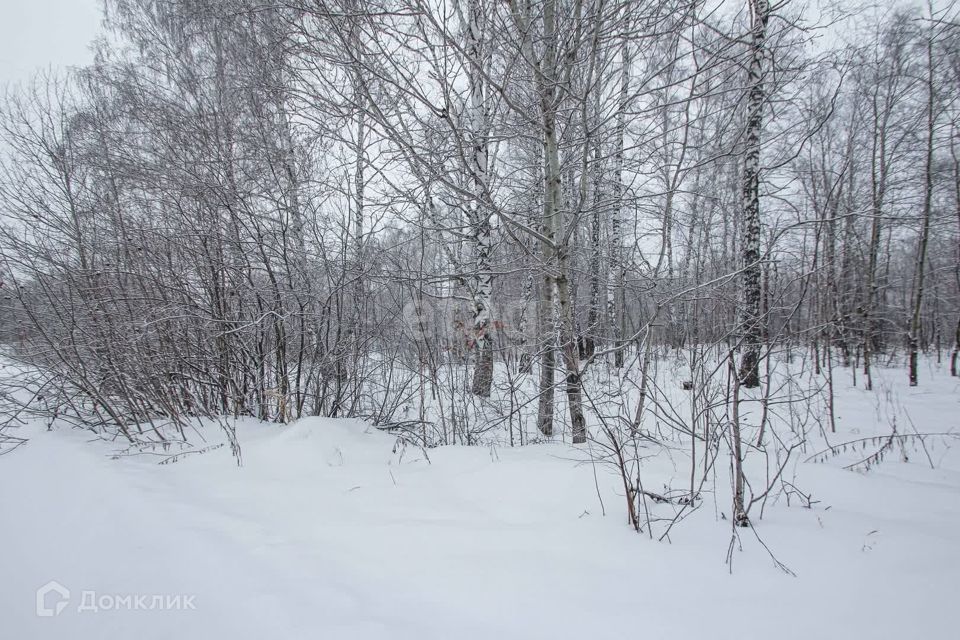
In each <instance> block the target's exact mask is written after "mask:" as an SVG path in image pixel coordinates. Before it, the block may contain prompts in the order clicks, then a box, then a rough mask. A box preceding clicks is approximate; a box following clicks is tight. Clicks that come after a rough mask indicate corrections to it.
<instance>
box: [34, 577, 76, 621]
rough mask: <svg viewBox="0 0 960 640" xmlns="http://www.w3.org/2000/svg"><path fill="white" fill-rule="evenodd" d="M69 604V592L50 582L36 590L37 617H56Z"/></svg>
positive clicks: (57, 583) (55, 582)
mask: <svg viewBox="0 0 960 640" xmlns="http://www.w3.org/2000/svg"><path fill="white" fill-rule="evenodd" d="M69 602H70V590H69V589H67V588H66V587H65V586H63V585H62V584H60V583H59V582H57V581H56V580H51V581H50V582H48V583H47V584H45V585H43V586H42V587H40V588H39V589H37V615H38V616H40V617H41V618H52V617H53V616H58V615H60V613H61V612H62V611H63V610H64V609H66V608H67V603H69Z"/></svg>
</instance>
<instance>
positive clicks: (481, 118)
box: [467, 0, 493, 398]
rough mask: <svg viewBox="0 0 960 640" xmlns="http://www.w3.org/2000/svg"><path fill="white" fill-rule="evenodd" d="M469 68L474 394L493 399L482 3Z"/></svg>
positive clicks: (470, 21) (476, 5)
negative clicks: (473, 260)
mask: <svg viewBox="0 0 960 640" xmlns="http://www.w3.org/2000/svg"><path fill="white" fill-rule="evenodd" d="M467 12H468V14H469V15H468V17H467V58H468V59H467V65H468V75H469V81H470V101H469V106H468V109H469V113H468V117H467V120H468V127H469V133H468V141H469V144H470V155H469V162H470V168H469V169H470V174H471V182H472V190H473V202H471V203H470V226H471V230H472V234H473V241H474V247H475V252H476V290H475V292H474V296H473V333H474V337H475V339H476V351H477V366H476V369H475V370H474V373H473V393H474V394H476V395H478V396H482V397H485V398H486V397H489V396H490V387H491V386H492V384H493V335H492V332H491V331H490V326H491V323H490V309H491V305H492V298H493V272H492V270H491V267H490V257H491V253H492V249H493V246H492V244H493V243H492V238H491V228H490V227H491V225H490V212H489V209H488V208H487V207H485V206H484V204H483V199H484V193H485V190H486V185H487V104H486V100H485V96H484V86H483V85H484V82H483V69H482V63H483V46H482V37H483V36H482V32H483V7H482V5H481V0H469V2H468V4H467Z"/></svg>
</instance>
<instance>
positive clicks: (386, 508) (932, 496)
mask: <svg viewBox="0 0 960 640" xmlns="http://www.w3.org/2000/svg"><path fill="white" fill-rule="evenodd" d="M935 373H936V378H935V380H933V381H929V380H925V381H924V382H923V384H922V386H921V387H919V388H918V389H913V390H910V389H908V388H907V387H906V385H905V378H906V376H905V374H904V373H903V372H902V370H897V371H891V372H889V373H888V374H887V375H886V376H885V378H886V379H887V380H888V382H886V383H885V386H884V387H883V388H882V389H881V390H878V391H877V392H874V393H868V392H865V391H863V390H861V389H853V388H849V387H848V386H846V383H845V382H844V384H840V383H839V382H838V407H839V414H840V420H839V427H838V434H836V436H835V437H834V438H833V439H832V442H842V441H844V440H853V439H855V438H858V437H862V436H864V435H872V434H886V433H889V431H890V427H889V424H887V422H888V420H889V417H890V416H888V415H886V414H885V411H886V409H884V407H887V408H890V407H895V408H896V409H895V410H896V411H899V412H900V415H901V420H903V419H905V416H909V419H910V420H912V422H913V425H914V426H915V427H916V429H917V430H918V431H920V432H925V433H926V432H946V431H950V430H952V429H956V430H958V431H960V429H957V427H958V426H960V425H958V423H960V393H958V384H957V381H956V379H951V378H950V377H949V376H948V375H946V374H945V373H944V372H943V371H937V372H935ZM839 380H840V375H839V374H838V381H839ZM844 380H845V379H844ZM884 398H886V399H885V400H884ZM912 429H913V426H906V425H902V430H903V431H904V432H911V431H912ZM210 431H211V433H210V434H208V436H209V437H213V436H214V432H215V429H211V430H210ZM17 435H18V436H24V437H27V438H29V441H28V442H27V444H25V445H23V446H21V447H19V448H17V449H16V450H15V451H13V452H12V453H9V454H7V455H3V456H0V638H3V639H4V640H6V639H9V640H22V639H30V640H33V639H46V638H71V639H81V640H101V639H105V638H164V639H166V638H178V639H188V638H204V639H208V638H231V639H234V638H257V639H260V638H283V639H300V638H304V639H308V638H309V639H316V638H359V639H367V638H417V639H420V640H423V639H433V638H437V639H441V638H443V639H446V638H478V639H489V638H524V639H528V638H550V639H551V640H557V639H563V638H621V637H623V638H627V637H635V638H639V637H648V638H684V639H685V638H691V639H693V638H695V639H697V640H702V639H705V638H731V639H732V638H737V639H739V640H743V639H749V638H765V639H767V638H778V639H779V638H807V639H822V638H844V639H849V638H871V639H877V638H898V639H903V638H929V639H934V638H955V637H958V636H957V634H958V633H960V631H958V629H960V613H958V609H955V608H954V607H955V606H956V601H957V597H958V595H960V454H958V453H957V450H958V449H960V442H956V441H952V440H950V439H943V438H937V439H928V440H927V442H926V443H925V447H926V450H924V447H919V448H918V447H917V446H911V447H908V448H907V449H905V450H904V451H906V453H907V457H908V458H909V460H908V461H905V460H904V455H903V453H904V451H901V450H900V449H899V448H897V449H896V451H894V452H892V453H891V454H890V455H889V456H888V457H887V459H886V460H885V461H884V462H883V464H882V465H880V466H879V467H876V468H874V469H872V470H871V471H869V472H867V473H864V472H856V471H846V470H844V469H843V468H842V467H843V466H844V464H846V463H848V462H850V461H853V460H855V459H857V456H860V457H863V455H866V454H869V453H870V448H869V447H868V448H867V450H866V451H865V453H864V452H861V451H859V450H858V451H857V454H856V455H854V454H852V453H851V454H850V455H849V456H848V457H844V456H843V455H839V456H835V457H831V458H830V459H829V460H827V461H826V462H824V463H819V462H809V463H801V464H798V465H797V467H796V468H795V469H794V468H793V467H791V471H790V473H791V474H794V473H795V476H796V477H795V482H796V483H797V484H798V486H800V487H801V488H802V490H803V491H804V492H805V493H811V494H812V496H813V500H814V501H815V502H814V503H813V505H812V507H811V508H806V507H804V506H802V505H801V504H798V502H800V501H797V500H792V501H791V505H789V506H788V505H787V503H786V500H784V499H780V500H778V501H776V503H775V504H769V505H768V506H767V508H766V510H765V512H764V517H763V519H762V520H761V519H756V518H755V519H754V521H755V525H756V534H757V535H759V538H758V537H757V535H754V533H753V532H752V531H750V530H744V531H741V532H740V544H741V545H742V549H741V548H739V547H738V548H737V549H736V550H735V551H734V553H733V567H732V572H731V571H730V569H731V567H729V566H728V565H727V564H726V557H727V549H728V546H729V544H730V540H731V527H730V522H729V520H728V519H727V516H729V506H728V504H727V499H726V498H725V497H717V496H716V495H714V496H709V497H707V498H706V499H705V500H704V501H703V502H702V504H701V506H700V508H699V509H698V510H696V511H695V512H693V514H692V515H691V516H690V517H688V518H687V519H686V520H684V521H683V522H682V523H680V524H679V525H677V526H676V527H674V528H673V529H672V530H671V534H670V540H669V541H663V542H658V541H657V540H656V539H654V540H651V539H650V538H649V537H648V536H647V535H645V534H640V535H638V534H637V533H635V532H634V531H633V530H632V529H631V528H629V527H628V526H627V525H626V524H625V517H624V512H623V504H622V503H623V499H622V497H621V495H620V494H618V491H617V486H618V484H617V482H618V481H617V479H616V477H615V476H614V475H613V474H612V472H611V471H612V470H611V469H609V468H607V467H604V466H594V465H592V464H589V463H587V462H585V461H586V460H587V458H588V456H587V449H586V448H574V447H572V446H570V445H567V444H562V443H552V444H551V443H547V444H537V445H531V446H526V447H522V448H519V447H518V448H512V449H511V448H509V447H489V446H485V447H440V448H436V449H431V450H429V451H428V452H426V453H427V454H428V455H429V460H427V459H425V457H424V453H423V452H421V451H420V450H419V449H416V448H412V447H407V448H406V449H405V450H403V451H402V452H395V451H394V445H395V443H396V439H395V438H394V437H393V436H390V435H387V434H384V433H381V432H379V431H377V430H375V429H373V428H371V427H369V426H367V425H365V424H362V423H359V422H353V421H333V420H324V419H307V420H302V421H300V422H298V423H296V424H293V425H289V426H277V425H263V424H256V423H252V422H248V423H241V424H239V425H238V435H239V439H240V442H241V444H242V447H243V465H242V466H240V467H238V466H237V465H236V463H235V461H234V460H233V458H232V457H231V455H230V452H229V449H228V448H227V447H223V448H219V449H216V450H212V451H209V452H207V453H203V454H194V455H187V456H184V457H183V458H181V459H179V460H178V461H176V462H175V463H173V464H165V465H158V464H156V462H157V459H156V458H155V457H152V456H144V455H140V456H127V457H120V458H117V459H113V458H112V457H111V453H112V452H113V451H115V449H116V446H114V445H111V444H109V443H106V442H103V441H91V436H90V434H89V433H86V432H83V431H80V430H75V429H68V428H59V429H56V428H55V429H54V430H53V431H47V430H46V429H45V428H44V427H42V426H41V425H31V426H27V427H24V428H22V429H20V430H19V431H18V433H17ZM951 445H953V448H951ZM818 446H819V445H817V444H815V443H811V445H810V446H809V447H808V448H807V451H806V454H804V455H798V459H803V458H805V457H806V456H807V455H809V454H810V453H813V452H814V451H815V450H816V449H817V447H818ZM685 473H686V471H685V470H684V469H683V465H682V463H681V462H678V460H677V459H676V458H675V457H673V456H657V457H654V458H652V459H650V460H648V461H646V462H645V466H644V474H645V477H647V478H649V480H648V485H647V486H650V487H662V486H663V485H664V484H665V483H669V482H674V483H678V484H680V485H681V486H683V480H682V476H683V474H685ZM718 473H720V472H718ZM722 473H726V470H723V471H722ZM791 478H793V475H791ZM722 483H723V480H719V481H718V484H722ZM621 493H622V492H621ZM601 500H602V504H601ZM658 508H660V509H663V508H668V509H672V508H673V507H672V506H670V505H660V506H659V507H658ZM661 531H662V528H661ZM761 539H762V543H761ZM763 545H766V547H768V548H769V551H770V553H768V552H767V550H766V549H765V548H764V546H763ZM771 554H772V556H775V557H776V559H777V560H779V561H780V562H782V563H783V564H784V565H786V566H787V567H789V569H790V570H791V571H792V572H794V573H795V574H796V575H795V576H791V575H788V574H787V573H785V572H784V571H782V570H781V569H779V568H777V567H776V566H775V564H774V562H773V560H772V557H771ZM52 580H53V581H56V582H57V583H59V584H61V585H63V586H64V587H65V588H67V589H68V590H69V592H70V595H69V600H67V601H66V602H67V604H66V606H65V607H63V609H62V612H61V613H59V615H55V616H48V617H41V616H38V615H37V604H38V603H37V601H36V590H37V589H38V588H39V587H41V586H42V585H45V584H47V583H48V582H49V581H52ZM84 592H87V593H86V594H85V593H84ZM91 594H93V595H91ZM155 595H157V596H161V597H160V599H159V600H156V601H155V600H154V598H153V596H155ZM91 598H92V599H91ZM138 598H140V599H139V601H138ZM57 600H62V598H60V597H59V596H58V594H56V593H51V594H48V596H47V598H46V600H45V601H44V604H45V605H47V606H49V607H51V608H53V607H54V606H55V603H56V601H57ZM85 600H86V602H85ZM91 602H92V603H93V604H95V605H96V607H97V609H98V610H92V608H89V607H85V606H84V605H89V604H91ZM158 602H160V603H162V604H161V605H160V606H155V608H153V609H150V605H151V604H154V605H156V604H157V603H158ZM187 603H189V604H188V605H187ZM140 605H146V608H140ZM168 605H169V606H168Z"/></svg>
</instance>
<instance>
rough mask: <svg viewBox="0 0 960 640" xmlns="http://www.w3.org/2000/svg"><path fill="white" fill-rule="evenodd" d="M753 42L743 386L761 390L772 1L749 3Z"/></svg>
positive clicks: (746, 166)
mask: <svg viewBox="0 0 960 640" xmlns="http://www.w3.org/2000/svg"><path fill="white" fill-rule="evenodd" d="M750 13H751V28H752V38H751V43H750V66H749V69H748V80H749V83H750V93H749V94H748V96H747V126H746V135H745V139H746V149H745V153H744V167H743V183H742V188H743V193H742V198H743V218H744V220H743V224H744V228H743V309H742V326H743V356H742V359H741V360H740V372H739V377H740V383H741V384H742V385H743V386H744V387H747V388H748V389H749V388H753V387H758V386H760V343H761V340H762V333H763V332H762V327H761V323H762V321H763V318H762V316H761V311H760V299H761V292H760V133H761V129H762V127H763V103H764V98H765V96H764V87H763V71H764V70H763V63H764V58H765V57H766V37H767V22H768V20H769V19H770V2H769V0H750Z"/></svg>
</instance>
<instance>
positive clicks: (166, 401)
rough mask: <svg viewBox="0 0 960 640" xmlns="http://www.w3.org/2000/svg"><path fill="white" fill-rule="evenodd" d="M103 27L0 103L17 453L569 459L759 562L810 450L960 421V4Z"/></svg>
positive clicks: (692, 5) (614, 498) (325, 10)
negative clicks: (549, 455) (537, 455)
mask: <svg viewBox="0 0 960 640" xmlns="http://www.w3.org/2000/svg"><path fill="white" fill-rule="evenodd" d="M102 8H103V29H102V32H101V34H100V36H99V37H98V38H97V39H96V40H95V41H94V42H93V43H92V44H91V47H92V50H93V62H92V63H91V64H89V65H85V66H78V67H73V68H71V69H69V70H46V71H40V72H38V73H37V74H36V75H35V76H34V77H33V79H32V80H31V81H29V82H25V83H19V84H15V85H14V84H10V85H8V86H7V87H6V88H5V90H4V92H3V96H2V99H0V351H2V358H3V371H2V373H0V419H2V420H0V466H2V465H3V464H4V463H5V462H6V460H7V459H10V460H12V459H14V457H15V456H17V455H20V447H21V445H23V448H24V449H27V448H29V447H30V446H31V442H30V438H29V437H27V436H26V435H25V433H26V432H25V431H23V430H22V426H23V425H25V424H27V423H31V424H34V423H35V424H42V425H44V427H45V428H47V429H50V428H53V427H64V428H69V429H70V431H81V432H82V433H83V434H84V438H87V439H89V438H93V439H96V440H106V441H108V442H110V443H111V446H112V447H114V450H115V455H116V456H120V457H126V456H131V457H134V458H138V457H148V458H149V459H150V460H153V461H159V462H162V463H172V462H179V461H181V460H184V459H191V460H192V459H196V458H198V457H200V456H196V455H194V454H204V453H206V452H208V451H211V450H212V449H213V448H217V447H222V448H223V449H224V452H227V451H229V452H230V455H231V456H232V458H231V459H232V460H233V461H234V462H235V463H236V464H238V465H244V464H246V462H247V457H246V456H245V454H246V452H247V442H246V440H245V438H244V435H243V428H244V427H243V426H242V425H244V424H249V423H253V422H255V423H257V424H261V425H263V424H264V423H266V424H268V425H269V428H270V429H273V428H276V429H287V428H294V427H287V426H284V425H292V424H293V423H296V422H297V421H304V420H306V421H309V420H311V419H314V418H318V417H319V418H325V419H346V420H349V421H355V422H349V424H362V425H364V427H363V428H369V429H370V430H371V432H374V433H379V434H380V435H383V437H386V438H389V439H390V442H392V443H393V445H392V446H393V451H394V453H398V452H399V455H403V452H406V455H408V456H421V457H422V458H424V459H427V460H429V459H430V457H431V456H435V454H436V452H438V451H441V450H443V449H444V448H449V447H450V446H452V445H458V446H459V445H463V446H464V447H473V448H479V449H482V450H484V451H490V452H494V451H500V452H504V451H507V450H512V449H521V448H531V447H532V448H536V447H541V446H555V445H562V446H563V447H565V448H564V449H563V451H564V452H565V453H563V454H558V455H564V456H572V457H573V458H574V459H576V460H577V461H578V462H579V463H580V464H585V465H587V466H589V467H591V468H593V469H594V470H595V471H594V472H593V479H591V478H589V477H588V478H586V480H585V484H584V490H586V491H587V492H591V491H595V492H596V493H597V494H601V493H602V494H603V495H602V498H601V502H602V500H603V499H606V500H607V502H606V512H609V513H610V514H611V515H615V516H616V518H617V519H618V520H617V522H618V523H619V522H626V525H627V529H628V530H633V531H635V532H638V533H641V534H642V535H643V536H644V537H649V538H652V539H655V540H661V541H669V540H670V539H671V536H673V535H674V533H675V531H676V529H678V528H682V527H683V526H685V525H683V524H681V523H683V522H684V521H685V520H686V519H687V517H688V516H690V515H691V514H692V513H695V512H697V511H698V510H700V509H701V508H702V507H705V506H707V505H708V503H711V502H712V503H715V505H716V517H717V518H718V519H721V520H723V521H725V524H726V525H727V526H728V527H730V525H733V526H732V527H730V528H731V529H732V530H733V534H732V536H731V538H730V542H729V550H728V551H727V556H726V559H727V563H728V564H729V565H730V566H731V568H732V566H733V557H734V555H735V554H734V550H735V547H737V546H739V545H740V544H741V542H737V541H739V540H740V537H741V535H745V534H741V533H739V532H738V529H739V530H749V529H755V532H756V535H757V538H756V539H757V540H760V536H761V535H763V530H762V525H758V523H759V522H760V520H761V518H762V517H763V516H764V515H765V513H766V511H765V510H766V509H769V508H771V507H772V506H773V505H774V504H777V503H779V502H781V501H786V502H787V503H788V504H793V505H797V504H799V505H801V506H803V507H806V508H808V509H810V508H814V507H815V505H816V504H817V500H816V499H815V498H814V497H813V494H812V493H810V491H809V490H808V489H806V488H805V487H804V485H803V483H802V482H800V481H799V480H797V478H796V475H797V469H798V466H799V465H804V464H806V463H813V464H827V465H830V464H834V465H839V466H843V467H845V468H846V469H848V470H854V471H858V472H862V473H866V472H867V471H869V470H871V469H875V468H876V467H878V466H880V465H881V464H884V465H886V464H893V463H892V462H889V461H892V460H897V459H899V460H900V461H901V462H906V461H907V460H910V459H915V460H923V461H924V462H923V464H926V461H929V465H928V466H929V467H931V468H933V469H934V470H935V469H936V468H937V467H938V465H939V463H938V462H937V460H938V458H937V456H936V454H935V453H932V452H931V447H933V446H935V445H936V446H939V447H940V448H941V449H942V448H943V446H946V447H947V448H948V449H949V444H950V442H952V441H955V439H956V437H957V433H960V432H956V433H955V432H954V431H953V425H952V422H953V421H955V416H956V406H955V405H956V399H957V397H958V396H957V381H958V379H957V376H958V375H960V372H958V368H960V362H958V360H960V8H958V5H957V4H956V3H953V2H939V1H938V2H934V1H933V0H930V1H928V2H925V3H909V2H904V3H901V4H896V5H894V4H892V3H890V4H888V3H886V2H880V3H877V4H876V5H868V4H864V3H861V2H856V1H854V0H843V1H841V0H836V1H823V2H819V3H818V2H813V1H810V2H804V1H802V0H502V1H495V0H278V1H277V0H103V7H102ZM910 394H914V395H910ZM918 394H919V395H918ZM923 394H926V395H923ZM911 402H912V403H914V404H910V403H911ZM931 403H933V404H936V407H938V409H937V411H936V412H934V411H933V410H932V409H931V412H930V414H929V415H928V416H926V417H924V418H923V419H921V418H920V417H917V416H918V414H919V412H920V411H921V410H922V409H923V408H924V406H927V407H930V406H933V404H931ZM904 407H915V410H914V409H910V410H911V411H913V413H912V415H913V416H914V417H916V420H914V419H913V418H911V417H910V416H911V414H910V413H909V412H907V410H906V409H904ZM951 407H952V408H951ZM905 412H906V413H905ZM860 418H864V419H865V420H866V422H867V423H869V425H868V426H866V425H865V426H862V427H861V426H858V427H857V428H856V429H850V428H846V426H845V425H850V424H852V423H853V422H855V421H856V420H858V419H860ZM324 424H326V423H324ZM858 424H859V423H858ZM238 425H240V427H239V428H238ZM378 437H379V436H378ZM218 439H219V440H218ZM255 444H256V438H254V445H255ZM15 451H16V453H14V452H15ZM6 454H10V455H9V456H7V455H6ZM451 455H452V454H451ZM490 455H496V454H494V453H491V454H490ZM531 455H533V454H531ZM665 460H670V461H671V465H672V466H671V470H670V472H669V473H668V474H667V475H668V476H669V477H665V478H663V479H662V478H661V477H660V476H659V475H657V473H656V472H650V471H648V470H647V469H648V467H649V465H651V464H653V465H656V464H661V463H664V461H665ZM841 463H842V464H841ZM596 469H600V470H601V471H600V472H599V473H601V474H602V475H603V476H604V477H608V478H612V479H613V480H612V488H611V489H609V491H608V490H607V489H604V490H603V491H601V489H600V485H602V484H603V483H602V482H599V481H596V473H598V472H597V471H596ZM651 474H652V477H651ZM588 475H589V474H588ZM394 483H395V484H396V480H394ZM594 483H596V484H597V487H596V489H594V488H593V484H594ZM818 495H819V494H818ZM706 510H709V508H708V509H706ZM721 516H722V518H721ZM711 517H712V516H711ZM748 535H750V536H753V535H754V533H752V532H751V533H750V534H748ZM735 542H736V544H735ZM864 544H865V546H866V543H864ZM723 546H724V549H726V548H727V547H726V542H725V541H724V542H723ZM767 552H769V557H770V558H772V559H773V560H774V562H775V564H776V565H777V566H778V567H779V568H780V569H782V570H783V572H785V573H793V572H792V570H791V569H790V568H789V567H788V566H787V563H781V562H780V560H779V559H777V549H776V547H775V546H774V547H773V548H771V549H767V550H766V551H761V553H762V554H764V556H765V557H766V555H767ZM958 566H960V565H958ZM851 637H852V636H851Z"/></svg>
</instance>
